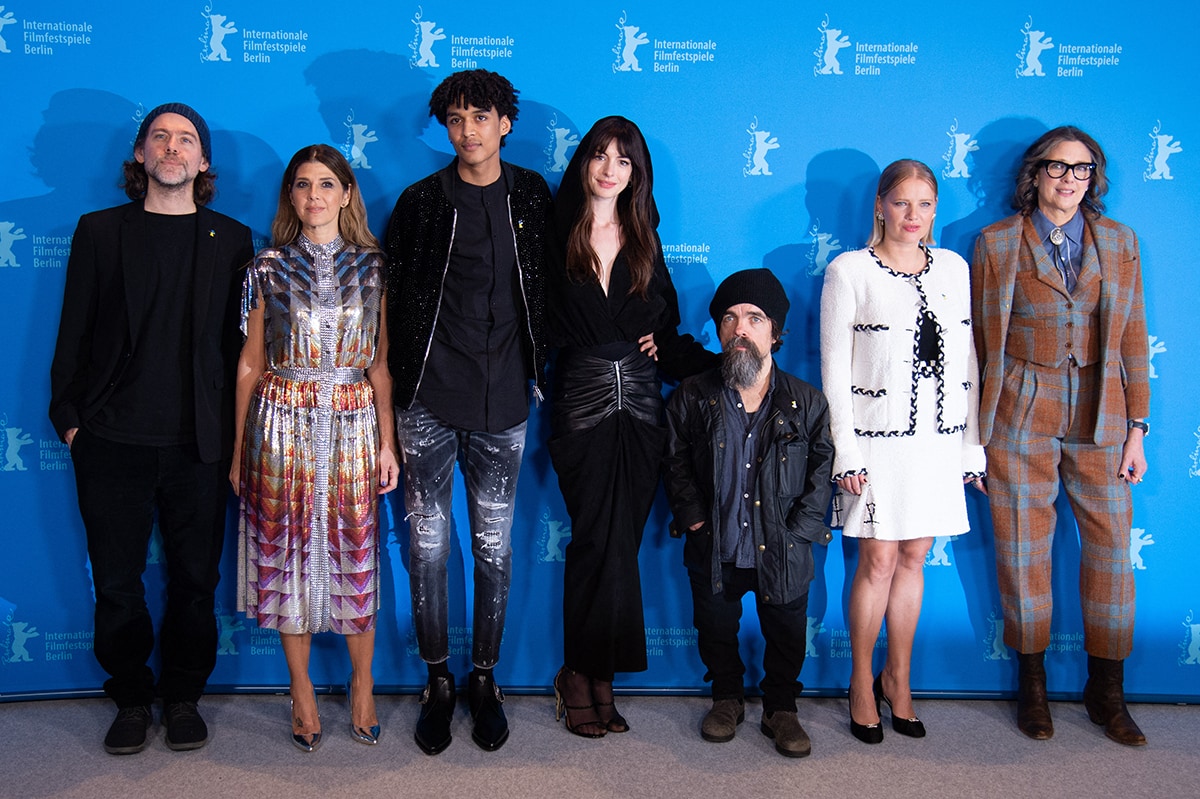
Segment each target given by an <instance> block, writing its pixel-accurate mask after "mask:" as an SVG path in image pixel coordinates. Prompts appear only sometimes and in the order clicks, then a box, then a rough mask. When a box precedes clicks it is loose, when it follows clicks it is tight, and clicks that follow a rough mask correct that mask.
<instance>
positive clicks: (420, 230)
mask: <svg viewBox="0 0 1200 799" xmlns="http://www.w3.org/2000/svg"><path fill="white" fill-rule="evenodd" d="M501 166H502V168H503V170H504V175H505V178H506V180H507V182H508V185H509V186H510V187H511V188H510V190H509V195H508V215H509V221H510V224H511V225H512V231H513V241H514V242H515V243H516V252H517V274H518V277H519V281H520V291H521V300H522V303H523V307H522V308H520V309H519V310H520V311H521V313H522V314H523V316H524V321H525V324H524V328H523V332H524V334H525V335H524V337H523V341H522V352H523V353H524V355H525V357H526V359H527V360H526V364H527V370H528V373H529V374H528V376H529V378H530V379H532V380H534V393H535V395H536V396H538V397H539V398H540V397H541V395H542V393H543V390H544V387H545V363H546V333H545V313H546V285H545V283H546V277H545V275H546V269H545V260H546V257H547V248H548V247H550V246H552V242H551V241H550V240H549V239H550V235H551V234H550V231H551V228H550V213H551V210H550V190H549V188H548V187H547V186H546V181H545V180H543V179H542V176H541V175H539V174H537V173H536V172H533V171H531V170H528V169H524V168H522V167H519V166H515V165H513V164H509V163H502V164H501ZM457 168H458V159H455V160H454V161H452V162H451V163H450V164H449V166H447V167H446V168H445V169H442V170H439V171H437V172H435V173H433V174H432V175H430V176H429V177H427V178H424V179H422V180H419V181H417V182H416V183H414V184H413V185H411V186H409V187H408V188H407V189H405V190H404V192H403V193H402V194H401V195H400V199H398V200H397V201H396V207H395V209H394V210H393V211H392V217H391V220H390V221H389V222H388V228H387V234H386V236H385V237H384V248H385V249H386V251H387V255H388V277H387V289H388V290H387V296H388V300H387V317H388V318H387V325H388V367H389V368H390V369H391V372H392V380H393V381H394V385H395V391H394V397H395V402H396V405H397V406H398V407H400V408H408V407H410V406H411V405H412V403H413V399H414V398H415V397H416V396H417V387H418V386H419V385H420V383H421V375H422V373H423V372H424V369H425V359H426V358H427V357H428V356H429V347H430V343H431V342H432V341H433V331H434V327H435V326H436V324H437V318H438V312H439V311H440V309H441V305H442V288H443V283H444V280H445V277H446V270H447V268H448V267H449V264H450V248H451V246H452V245H453V243H454V230H455V221H456V214H455V210H454V204H453V202H452V201H451V199H450V197H451V195H452V191H451V186H452V182H453V178H454V172H453V170H455V169H457Z"/></svg>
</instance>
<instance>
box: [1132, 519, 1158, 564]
mask: <svg viewBox="0 0 1200 799" xmlns="http://www.w3.org/2000/svg"><path fill="white" fill-rule="evenodd" d="M1153 543H1154V538H1153V536H1151V535H1150V533H1147V532H1146V530H1145V528H1143V527H1134V528H1133V529H1131V530H1130V531H1129V560H1130V561H1132V563H1133V568H1135V569H1141V570H1143V571H1145V569H1146V561H1144V560H1142V549H1143V548H1144V547H1148V546H1150V545H1151V544H1153Z"/></svg>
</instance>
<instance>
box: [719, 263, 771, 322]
mask: <svg viewBox="0 0 1200 799" xmlns="http://www.w3.org/2000/svg"><path fill="white" fill-rule="evenodd" d="M742 303H749V304H750V305H757V306H758V307H759V308H761V309H762V311H763V313H765V314H766V315H767V316H769V317H770V318H771V320H772V321H774V322H775V324H777V325H779V327H780V329H782V328H783V323H784V320H786V319H787V312H788V308H790V307H791V303H789V302H788V298H787V292H786V291H784V290H783V284H782V283H780V282H779V278H777V277H775V275H774V274H772V272H771V270H770V269H743V270H742V271H741V272H734V273H733V274H732V275H730V276H729V277H727V278H725V279H724V280H722V281H721V285H719V286H717V292H716V294H714V295H713V299H712V302H711V303H709V305H708V313H709V315H710V316H712V318H713V321H714V322H716V324H717V329H718V330H720V328H721V317H722V316H724V315H725V311H727V310H729V309H730V308H732V307H733V306H735V305H741V304H742Z"/></svg>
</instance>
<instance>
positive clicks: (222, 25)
mask: <svg viewBox="0 0 1200 799" xmlns="http://www.w3.org/2000/svg"><path fill="white" fill-rule="evenodd" d="M200 16H202V17H204V32H203V33H202V34H201V35H200V45H201V47H200V60H201V61H229V60H231V59H230V58H229V51H228V50H226V49H225V37H226V36H228V35H229V34H231V33H237V26H236V25H235V24H234V23H233V22H231V21H230V20H229V17H227V16H225V15H224V14H217V13H214V12H213V10H212V5H211V4H210V5H206V6H205V7H204V10H203V11H202V12H200Z"/></svg>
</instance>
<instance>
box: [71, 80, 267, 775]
mask: <svg viewBox="0 0 1200 799" xmlns="http://www.w3.org/2000/svg"><path fill="white" fill-rule="evenodd" d="M211 161H212V140H211V137H210V135H209V131H208V125H207V124H206V123H205V121H204V119H203V118H202V117H201V116H200V115H199V114H198V113H196V111H195V110H194V109H192V108H191V107H190V106H187V105H184V104H183V103H167V104H165V105H160V106H158V107H157V108H155V109H154V110H152V111H150V113H148V114H146V116H145V117H143V119H142V122H141V125H140V127H139V128H138V132H137V137H136V138H135V139H134V144H133V157H132V158H131V159H129V160H128V161H126V162H125V163H124V184H123V185H124V189H125V193H126V195H128V197H129V199H130V200H131V202H129V203H127V204H125V205H120V206H117V207H115V208H109V209H106V210H103V211H96V212H94V213H89V214H85V215H83V216H82V217H81V218H80V220H79V226H78V227H77V228H76V229H75V235H74V237H73V238H72V240H71V256H70V259H69V260H68V262H67V278H66V286H65V287H64V290H63V305H62V319H61V321H60V322H59V328H58V341H57V344H56V345H55V349H54V361H53V363H52V364H51V366H50V420H51V421H52V422H53V423H54V428H55V430H56V431H57V432H58V434H59V436H60V437H61V438H62V440H63V441H64V442H65V443H66V445H67V446H68V447H69V448H70V451H71V461H72V463H73V465H74V467H75V487H76V491H77V493H78V496H79V511H80V514H81V515H82V517H83V526H84V528H85V530H86V532H87V547H88V558H89V560H90V561H91V572H92V580H93V583H94V585H95V596H96V615H95V638H94V643H93V648H94V651H95V655H96V659H97V660H98V661H99V662H100V666H101V667H102V668H103V669H104V670H105V671H106V672H108V674H109V679H108V680H107V681H106V682H105V683H104V690H105V693H107V694H108V695H109V696H110V697H111V698H112V700H113V701H114V702H115V703H116V705H117V716H116V718H115V719H114V720H113V722H112V725H111V726H110V727H109V730H108V734H107V735H106V736H105V738H104V749H105V751H107V752H109V753H110V754H114V755H127V754H133V753H135V752H140V751H142V750H143V749H145V748H146V746H147V745H148V743H149V739H148V737H147V732H148V730H149V728H150V726H151V724H152V722H153V716H152V713H151V706H152V704H153V703H154V699H155V697H156V696H158V697H161V699H162V702H163V720H164V721H165V723H166V727H167V734H166V743H167V746H168V747H170V748H171V749H176V750H186V749H196V748H198V747H201V746H204V744H205V743H206V742H207V741H208V728H207V726H206V725H205V723H204V719H203V718H201V716H200V713H199V711H198V709H197V707H196V704H197V702H199V700H200V696H201V694H202V693H203V692H204V687H205V684H206V683H207V681H208V677H209V675H210V674H211V673H212V670H213V667H214V666H215V665H216V662H217V621H216V617H215V615H214V592H215V591H216V587H217V580H218V577H219V573H218V566H219V563H220V560H221V545H222V543H223V542H224V538H225V502H226V499H227V497H228V496H229V483H228V481H227V476H228V474H229V463H230V458H231V456H232V453H233V388H234V382H235V381H234V369H235V367H236V365H237V359H238V351H239V350H240V349H241V343H242V342H241V335H240V333H239V331H238V299H239V296H240V289H241V281H242V274H243V273H242V267H243V266H244V265H245V264H246V263H248V262H249V260H250V258H251V257H252V256H253V254H254V252H253V245H252V244H251V239H250V229H249V228H247V227H246V226H245V225H243V224H241V223H239V222H237V221H235V220H233V219H230V218H229V217H227V216H224V215H222V214H218V213H216V212H215V211H211V210H209V209H208V208H206V207H205V205H206V204H207V203H208V201H209V200H211V199H212V197H213V193H214V188H213V184H214V180H215V175H214V173H213V172H212V170H211V169H210V165H211ZM156 515H157V518H158V527H159V531H160V532H161V533H162V542H163V561H164V563H165V564H166V575H167V586H166V595H167V602H166V612H165V613H164V615H163V619H162V624H161V627H160V629H159V633H158V645H159V651H160V653H161V660H162V666H161V669H160V671H159V675H158V678H157V680H156V679H155V675H154V671H153V670H152V669H151V667H150V664H149V661H150V656H151V653H152V652H153V650H154V645H155V633H154V622H153V620H152V619H151V618H150V613H149V610H148V609H147V607H146V601H145V593H146V590H145V585H144V584H143V582H142V573H143V572H144V571H145V569H146V550H147V545H148V544H149V541H150V534H151V530H152V528H153V524H154V519H155V516H156Z"/></svg>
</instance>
